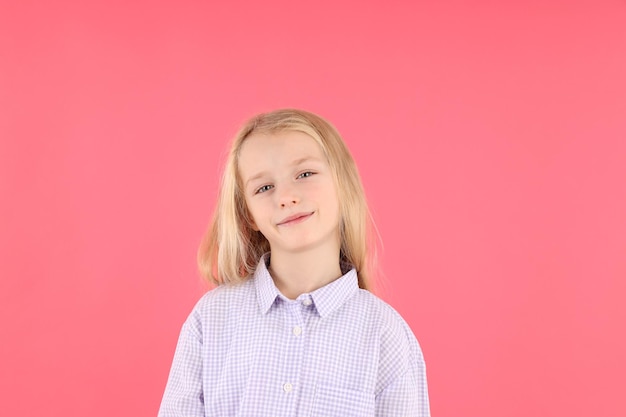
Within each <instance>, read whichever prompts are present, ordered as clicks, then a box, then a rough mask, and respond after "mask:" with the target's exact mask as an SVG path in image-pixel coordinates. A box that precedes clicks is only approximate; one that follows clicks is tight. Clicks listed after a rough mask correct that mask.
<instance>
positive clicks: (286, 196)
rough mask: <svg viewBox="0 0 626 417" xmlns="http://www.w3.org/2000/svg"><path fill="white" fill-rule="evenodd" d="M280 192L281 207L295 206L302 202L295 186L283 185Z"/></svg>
mask: <svg viewBox="0 0 626 417" xmlns="http://www.w3.org/2000/svg"><path fill="white" fill-rule="evenodd" d="M277 194H278V204H279V205H280V207H281V208H285V207H291V206H295V205H296V204H298V203H299V202H300V197H299V196H298V195H297V193H296V192H295V190H294V189H293V187H290V186H287V185H283V186H282V187H281V190H280V192H279V193H277Z"/></svg>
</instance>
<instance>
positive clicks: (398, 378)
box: [376, 316, 430, 417]
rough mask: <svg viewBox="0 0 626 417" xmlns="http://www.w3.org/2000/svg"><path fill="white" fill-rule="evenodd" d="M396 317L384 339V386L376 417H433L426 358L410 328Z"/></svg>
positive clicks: (378, 401)
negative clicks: (429, 398)
mask: <svg viewBox="0 0 626 417" xmlns="http://www.w3.org/2000/svg"><path fill="white" fill-rule="evenodd" d="M397 317H398V320H397V321H394V322H392V323H391V324H390V325H387V326H386V328H387V329H388V332H387V333H385V335H384V338H383V345H382V351H381V354H382V361H381V365H380V369H381V375H382V376H383V377H382V378H381V381H382V382H383V383H384V385H383V386H382V387H381V389H380V391H378V393H377V395H376V416H377V417H383V416H384V417H396V416H398V417H400V416H402V417H430V405H429V401H428V386H427V383H426V364H425V362H424V355H423V354H422V349H421V348H420V345H419V343H418V341H417V339H416V338H415V336H414V335H413V332H412V331H411V329H410V327H409V326H408V324H407V323H406V322H405V321H404V320H402V318H400V317H399V316H397Z"/></svg>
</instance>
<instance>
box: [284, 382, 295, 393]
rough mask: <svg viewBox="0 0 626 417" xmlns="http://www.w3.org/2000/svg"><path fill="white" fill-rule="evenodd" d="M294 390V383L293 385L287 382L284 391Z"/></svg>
mask: <svg viewBox="0 0 626 417" xmlns="http://www.w3.org/2000/svg"><path fill="white" fill-rule="evenodd" d="M292 390H293V385H291V384H290V383H289V382H287V383H286V384H285V385H283V391H285V392H291V391H292Z"/></svg>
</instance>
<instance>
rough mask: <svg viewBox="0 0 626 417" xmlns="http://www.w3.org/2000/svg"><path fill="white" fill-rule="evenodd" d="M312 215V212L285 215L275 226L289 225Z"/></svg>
mask: <svg viewBox="0 0 626 417" xmlns="http://www.w3.org/2000/svg"><path fill="white" fill-rule="evenodd" d="M312 215H313V212H310V213H297V214H294V215H293V216H289V217H285V218H284V219H282V220H281V221H280V222H279V223H278V224H277V226H291V225H292V224H297V223H300V222H303V221H305V220H306V219H308V218H309V217H311V216H312Z"/></svg>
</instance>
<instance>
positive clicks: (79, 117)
mask: <svg viewBox="0 0 626 417" xmlns="http://www.w3.org/2000/svg"><path fill="white" fill-rule="evenodd" d="M53 3H54V4H53ZM252 3H253V2H246V1H228V2H200V1H179V2H175V1H170V2H160V1H156V2H155V1H150V2H148V1H137V2H132V4H130V5H129V4H127V2H125V1H124V2H123V1H97V2H96V1H87V2H79V1H76V2H63V1H56V2H44V1H40V2H34V1H8V0H4V1H2V3H1V5H0V138H1V141H0V197H1V204H0V320H1V322H0V415H4V416H12V415H15V416H17V415H19V416H35V415H47V416H70V417H71V416H86V415H88V416H95V417H97V416H103V417H104V416H154V415H155V414H156V411H157V408H158V405H159V402H160V398H161V394H162V392H163V389H164V386H165V382H166V378H167V373H168V370H169V366H170V361H171V359H172V355H173V351H174V347H175V343H176V338H177V335H178V331H179V329H180V326H181V324H182V322H183V320H184V319H185V317H186V315H187V314H188V313H189V311H190V309H191V308H192V306H193V304H194V303H195V301H196V300H197V299H198V298H199V297H200V296H201V294H202V292H203V291H204V287H203V286H202V284H201V283H200V281H199V279H198V274H197V272H196V266H195V251H196V247H197V244H198V242H199V239H200V236H201V234H202V232H203V231H204V228H205V227H206V225H207V223H208V219H209V216H210V213H211V210H212V207H213V203H214V198H215V193H216V187H217V181H218V179H217V175H218V172H219V170H220V166H221V164H222V162H223V156H224V152H225V149H226V144H227V142H228V140H229V139H230V137H231V136H232V135H233V133H234V132H235V130H236V128H237V126H238V125H239V124H240V123H241V122H242V121H243V119H245V118H247V117H248V116H250V115H252V114H253V113H256V112H258V111H263V110H269V109H273V108H276V107H285V106H294V107H302V108H305V109H309V110H312V111H314V112H318V113H320V114H322V115H324V116H325V117H327V118H328V119H330V120H331V121H333V122H334V123H335V124H336V126H337V127H338V128H339V130H340V131H341V132H342V133H343V135H344V136H345V139H346V141H347V142H348V144H349V146H350V148H351V149H352V151H353V153H354V155H355V158H356V159H357V162H358V164H359V166H360V168H361V172H362V176H363V179H364V181H365V184H366V189H367V192H368V197H369V199H370V201H371V205H372V209H373V212H374V215H375V218H376V220H377V223H378V227H379V229H380V233H381V235H382V239H383V242H384V251H383V253H382V254H381V256H382V259H381V264H382V268H383V270H384V273H385V279H384V281H383V282H382V283H381V284H380V287H381V289H382V291H381V295H382V296H383V298H385V299H386V300H388V301H389V302H390V303H392V304H393V305H394V306H395V307H396V308H397V309H398V310H399V311H400V312H401V313H402V314H403V316H404V317H405V318H406V319H407V321H408V322H409V324H410V325H411V327H412V328H413V330H414V332H415V333H416V335H417V336H418V338H419V340H420V342H421V344H422V347H423V350H424V353H425V356H426V360H427V366H428V372H429V383H430V395H431V401H432V412H433V415H436V416H441V417H457V416H483V417H484V416H487V417H496V416H528V415H538V416H549V415H551V416H561V415H563V416H565V415H567V416H581V417H582V416H623V415H626V399H625V398H626V396H625V395H624V392H625V390H626V382H625V377H624V375H625V374H626V360H625V356H626V355H625V354H624V352H625V351H626V336H625V333H626V332H625V331H624V328H625V327H626V307H625V305H624V304H625V302H624V299H625V298H626V284H625V282H626V279H625V278H626V185H625V184H626V3H625V2H624V1H618V0H613V1H610V0H587V1H569V0H568V1H565V0H562V1H558V0H541V1H540V0H532V1H527V0H525V1H521V0H520V1H516V2H487V1H477V2H465V1H421V2H418V1H404V2H403V1H393V0H392V1H386V2H374V1H354V2H336V1H318V2H314V3H313V2H294V1H282V2H271V4H270V3H268V2H254V3H258V4H256V5H253V4H252ZM500 3H503V4H500Z"/></svg>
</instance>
